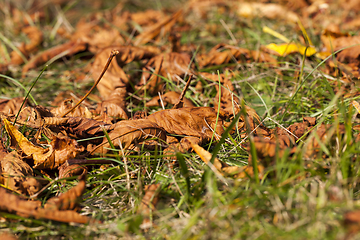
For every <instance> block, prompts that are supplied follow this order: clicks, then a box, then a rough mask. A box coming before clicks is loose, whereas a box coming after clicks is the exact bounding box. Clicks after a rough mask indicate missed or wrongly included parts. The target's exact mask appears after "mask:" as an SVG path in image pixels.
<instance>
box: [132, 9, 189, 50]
mask: <svg viewBox="0 0 360 240" xmlns="http://www.w3.org/2000/svg"><path fill="white" fill-rule="evenodd" d="M182 13H183V11H182V10H179V11H177V12H176V13H174V14H173V15H172V16H170V17H166V18H164V19H162V20H161V21H159V22H158V23H156V24H154V25H152V26H151V27H149V29H146V30H145V31H144V32H142V33H141V34H139V35H138V36H137V37H136V40H135V42H134V45H135V46H138V45H143V44H146V43H148V42H150V41H151V40H154V39H155V38H156V37H158V36H159V35H160V34H162V35H163V34H165V33H168V32H170V30H171V28H172V27H173V25H174V24H175V23H176V22H177V20H178V18H179V17H181V15H182ZM160 37H161V35H160Z"/></svg>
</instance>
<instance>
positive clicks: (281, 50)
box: [263, 21, 316, 57]
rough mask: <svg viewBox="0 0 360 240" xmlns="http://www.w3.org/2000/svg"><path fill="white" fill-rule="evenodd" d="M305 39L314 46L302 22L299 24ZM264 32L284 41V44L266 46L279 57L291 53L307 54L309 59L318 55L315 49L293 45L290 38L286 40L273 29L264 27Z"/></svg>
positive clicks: (298, 44) (297, 44)
mask: <svg viewBox="0 0 360 240" xmlns="http://www.w3.org/2000/svg"><path fill="white" fill-rule="evenodd" d="M298 24H299V26H300V28H301V30H302V32H303V34H304V36H305V38H306V39H307V40H308V42H309V44H310V45H312V43H311V40H310V38H309V36H308V35H307V33H306V31H305V28H304V27H303V26H302V24H301V22H300V21H299V22H298ZM263 32H266V33H269V34H271V35H273V36H274V37H276V38H278V39H280V40H282V41H284V42H285V43H284V44H275V43H271V44H269V45H266V46H265V48H267V49H269V50H271V51H273V52H275V53H277V54H279V56H286V55H288V54H291V53H297V52H298V53H300V54H302V55H304V54H306V56H307V57H310V56H312V55H314V54H315V53H316V49H315V48H314V47H311V46H309V47H306V46H304V45H302V44H300V43H291V42H290V40H289V39H288V38H286V37H285V36H284V35H282V34H280V33H278V32H276V31H274V30H273V29H271V28H269V27H266V26H265V27H263Z"/></svg>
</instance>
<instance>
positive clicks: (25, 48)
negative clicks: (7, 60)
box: [10, 26, 43, 65]
mask: <svg viewBox="0 0 360 240" xmlns="http://www.w3.org/2000/svg"><path fill="white" fill-rule="evenodd" d="M22 32H23V33H25V34H26V35H27V37H28V38H29V39H30V40H31V41H30V42H29V43H28V44H25V43H23V44H22V45H20V47H19V48H18V50H19V51H20V52H21V53H22V54H23V55H24V56H25V57H27V56H29V54H31V53H33V52H35V51H36V50H37V48H38V46H39V45H40V44H41V43H42V41H43V34H42V31H40V29H38V28H37V27H36V26H27V27H25V28H23V29H22ZM10 55H11V63H12V64H16V65H20V64H22V63H24V59H23V58H22V57H21V56H20V55H19V53H17V52H16V51H13V52H11V53H10Z"/></svg>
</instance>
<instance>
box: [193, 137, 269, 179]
mask: <svg viewBox="0 0 360 240" xmlns="http://www.w3.org/2000/svg"><path fill="white" fill-rule="evenodd" d="M191 146H192V148H193V149H194V151H195V152H196V153H197V154H198V155H199V157H200V158H201V160H203V161H204V162H205V163H206V164H208V165H209V166H211V165H210V160H211V158H212V154H211V153H209V152H208V151H206V150H205V149H204V148H202V147H200V146H199V145H197V144H192V145H191ZM212 165H213V166H214V167H215V168H216V170H218V171H219V172H220V174H221V175H224V176H231V177H234V178H245V177H247V176H251V177H252V176H254V171H253V167H250V166H244V167H238V166H229V165H228V164H226V163H224V162H223V161H221V160H219V159H218V158H216V157H215V158H214V162H213V164H212ZM210 168H211V167H210ZM257 168H258V173H259V178H260V179H261V178H262V177H263V172H264V167H263V166H262V165H258V167H257Z"/></svg>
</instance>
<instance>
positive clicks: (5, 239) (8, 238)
mask: <svg viewBox="0 0 360 240" xmlns="http://www.w3.org/2000/svg"><path fill="white" fill-rule="evenodd" d="M0 239H1V240H18V238H17V237H16V236H15V235H13V234H11V233H9V232H2V233H0Z"/></svg>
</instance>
